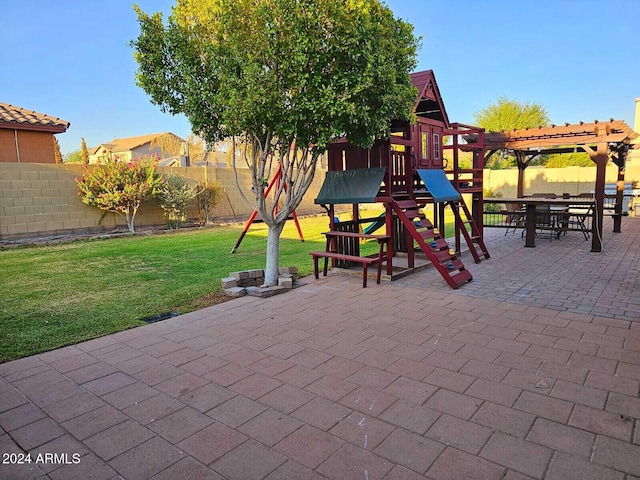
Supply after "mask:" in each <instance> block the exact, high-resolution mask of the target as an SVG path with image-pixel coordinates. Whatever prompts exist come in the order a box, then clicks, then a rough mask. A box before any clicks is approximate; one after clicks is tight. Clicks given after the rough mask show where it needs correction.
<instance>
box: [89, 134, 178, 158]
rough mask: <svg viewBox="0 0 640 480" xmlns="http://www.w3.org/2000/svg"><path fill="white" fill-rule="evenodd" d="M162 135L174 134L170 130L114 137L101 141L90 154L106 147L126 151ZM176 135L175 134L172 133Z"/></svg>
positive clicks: (111, 149)
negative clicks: (137, 135)
mask: <svg viewBox="0 0 640 480" xmlns="http://www.w3.org/2000/svg"><path fill="white" fill-rule="evenodd" d="M163 135H174V134H173V133H170V132H162V133H151V134H149V135H141V136H139V137H128V138H114V139H113V140H111V141H109V142H105V143H101V144H100V145H99V146H97V147H95V148H94V149H93V151H92V152H91V153H92V154H96V153H98V151H99V150H100V149H105V148H106V149H108V150H110V151H111V152H114V153H115V152H128V151H130V150H133V149H134V148H137V147H140V146H142V145H146V144H147V143H150V142H151V141H152V140H154V139H156V138H158V137H162V136H163ZM174 136H177V135H174Z"/></svg>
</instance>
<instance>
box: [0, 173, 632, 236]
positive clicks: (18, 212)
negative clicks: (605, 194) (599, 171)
mask: <svg viewBox="0 0 640 480" xmlns="http://www.w3.org/2000/svg"><path fill="white" fill-rule="evenodd" d="M159 170H160V172H161V173H169V172H172V173H179V174H180V175H183V176H184V177H186V178H187V179H189V180H191V181H193V182H194V183H195V182H199V181H204V179H205V175H206V177H207V179H208V180H210V181H212V180H218V181H219V182H220V183H221V184H222V185H223V187H224V189H225V193H224V194H223V197H222V199H221V200H220V202H219V203H218V205H217V206H216V207H215V209H214V218H215V219H216V220H224V221H231V220H233V221H239V222H243V221H245V220H246V219H247V218H248V216H249V215H250V214H251V212H252V208H251V206H249V205H248V204H247V203H246V202H245V201H244V200H243V199H242V197H241V195H240V192H239V191H238V188H237V187H236V185H235V181H234V173H233V170H232V169H227V168H217V167H163V168H160V169H159ZM82 173H83V166H82V165H56V164H42V163H0V240H14V239H20V238H30V237H42V236H50V235H60V234H89V233H100V232H110V231H113V230H122V231H125V230H126V224H125V222H124V219H123V218H121V217H120V216H118V215H116V214H114V213H107V214H106V215H105V216H104V217H103V212H102V211H100V210H98V209H97V208H93V207H89V206H87V205H85V204H83V203H82V202H81V201H80V197H79V196H78V194H77V193H78V188H77V186H76V184H75V181H74V178H76V177H78V176H81V175H82ZM517 174H518V173H517V170H515V169H513V170H485V172H484V180H485V182H484V185H485V189H489V188H490V189H492V190H493V191H494V192H500V193H502V195H503V196H504V197H514V196H515V195H516V184H517V178H518V177H517ZM238 175H239V183H240V185H241V186H242V188H243V190H244V192H246V193H247V194H249V195H250V194H251V181H250V175H249V172H248V171H247V170H244V171H243V170H239V171H238ZM595 176H596V168H595V167H567V168H558V169H546V168H543V167H529V168H527V170H526V171H525V194H530V193H538V192H554V193H570V194H578V193H582V192H588V191H590V190H593V188H594V184H595ZM324 177H325V171H324V170H318V172H317V173H316V177H315V179H314V181H313V184H312V185H311V187H310V189H309V191H308V192H307V194H306V195H305V198H304V200H303V202H302V204H301V205H300V207H299V208H298V210H297V211H298V213H299V214H301V215H304V214H321V213H324V210H322V209H321V208H320V207H319V206H318V205H315V204H314V203H313V201H314V199H315V198H316V197H317V194H318V192H319V190H320V187H321V185H322V181H323V180H324ZM616 178H617V168H616V167H613V166H612V167H609V168H608V169H607V182H610V183H611V182H615V181H616ZM625 181H626V182H640V165H628V166H627V170H626V180H625ZM188 217H189V219H190V220H196V219H197V218H198V212H197V209H196V207H195V205H194V206H192V207H191V208H190V209H189V211H188ZM164 225H166V223H165V220H164V218H163V216H162V210H161V209H160V207H159V206H158V204H157V202H155V201H151V202H148V203H146V204H144V205H143V206H142V207H141V208H140V211H139V212H138V216H137V217H136V227H137V228H148V227H160V226H164Z"/></svg>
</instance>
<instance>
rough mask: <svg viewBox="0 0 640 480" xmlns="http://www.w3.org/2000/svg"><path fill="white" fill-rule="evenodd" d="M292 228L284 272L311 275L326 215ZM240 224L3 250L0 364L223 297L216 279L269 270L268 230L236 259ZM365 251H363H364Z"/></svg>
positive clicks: (286, 237) (284, 240)
mask: <svg viewBox="0 0 640 480" xmlns="http://www.w3.org/2000/svg"><path fill="white" fill-rule="evenodd" d="M300 222H301V226H302V231H303V234H304V237H305V242H304V243H302V242H301V241H300V240H299V238H298V234H297V231H296V229H295V225H294V224H293V222H288V223H287V226H286V227H285V230H284V231H283V234H282V237H281V243H280V255H281V256H280V265H281V266H296V267H298V269H299V272H300V274H301V275H307V274H310V273H312V271H313V263H312V261H311V257H310V256H309V254H308V252H311V251H314V250H323V249H324V236H323V235H322V232H324V231H327V230H328V220H327V217H326V216H321V217H311V218H304V219H301V220H300ZM240 231H241V227H214V228H207V229H202V230H198V231H191V232H176V233H171V234H166V235H154V236H134V237H123V238H112V239H104V240H83V241H75V242H72V243H66V244H59V245H53V246H33V247H28V248H17V249H16V248H12V249H1V250H0V298H2V303H1V305H0V327H1V328H2V335H1V336H0V362H2V361H7V360H10V359H15V358H20V357H23V356H27V355H32V354H35V353H38V352H43V351H47V350H51V349H54V348H57V347H61V346H64V345H69V344H73V343H77V342H80V341H83V340H87V339H90V338H94V337H98V336H101V335H105V334H108V333H113V332H117V331H119V330H124V329H126V328H130V327H135V326H138V325H143V324H144V323H143V322H142V320H141V319H143V318H146V317H150V316H153V315H157V314H160V313H165V312H170V311H175V312H178V313H186V312H189V311H192V310H195V309H198V308H202V307H205V306H208V305H211V304H213V303H218V302H220V301H223V300H225V298H224V297H222V296H221V294H220V279H221V278H223V277H226V276H227V275H228V274H229V272H233V271H237V270H247V269H254V268H263V267H264V262H265V258H264V255H265V247H266V235H267V228H266V225H264V224H262V223H256V224H254V225H253V226H252V227H251V229H250V230H249V233H248V234H247V236H246V237H245V238H244V240H243V242H242V244H241V245H240V248H239V249H238V251H237V252H236V253H235V254H233V255H232V254H230V251H231V248H232V247H233V245H234V244H235V242H236V240H237V238H238V235H239V234H240ZM368 249H369V248H367V250H368Z"/></svg>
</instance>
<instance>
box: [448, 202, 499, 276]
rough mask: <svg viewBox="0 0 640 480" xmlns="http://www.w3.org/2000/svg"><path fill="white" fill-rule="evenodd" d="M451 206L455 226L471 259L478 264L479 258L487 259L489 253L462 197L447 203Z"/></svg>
mask: <svg viewBox="0 0 640 480" xmlns="http://www.w3.org/2000/svg"><path fill="white" fill-rule="evenodd" d="M447 203H448V204H449V205H450V206H451V210H453V215H454V216H455V218H456V226H458V227H459V228H460V230H461V231H462V235H463V236H464V239H465V240H466V242H467V245H468V246H469V251H470V252H471V255H472V256H473V259H474V260H475V262H476V263H480V261H481V258H480V256H484V258H485V259H486V258H489V257H491V255H489V251H488V250H487V247H486V246H485V244H484V240H483V239H482V235H480V231H479V229H478V226H477V225H476V222H475V221H474V220H473V216H472V215H471V212H470V211H469V207H467V204H466V203H465V201H464V199H463V198H462V196H460V200H452V201H450V202H447ZM460 210H462V213H463V214H464V218H463V216H462V215H461V214H460ZM467 225H469V227H470V228H471V233H469V230H467Z"/></svg>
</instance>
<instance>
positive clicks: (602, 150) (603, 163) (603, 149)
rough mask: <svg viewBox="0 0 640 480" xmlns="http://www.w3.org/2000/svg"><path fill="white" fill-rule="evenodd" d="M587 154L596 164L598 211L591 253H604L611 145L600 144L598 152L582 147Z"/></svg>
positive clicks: (594, 222) (596, 201)
mask: <svg viewBox="0 0 640 480" xmlns="http://www.w3.org/2000/svg"><path fill="white" fill-rule="evenodd" d="M582 148H583V149H584V151H585V152H587V153H588V154H589V157H591V160H593V162H594V163H595V164H596V168H597V170H596V185H595V193H594V199H595V204H596V210H595V213H594V217H593V235H592V236H591V251H592V252H601V251H602V222H603V219H604V186H605V177H606V170H607V160H608V159H609V155H608V154H607V151H608V149H609V144H608V143H607V142H603V141H601V142H598V145H597V147H596V151H593V149H592V148H591V147H588V146H586V145H584V146H582Z"/></svg>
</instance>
